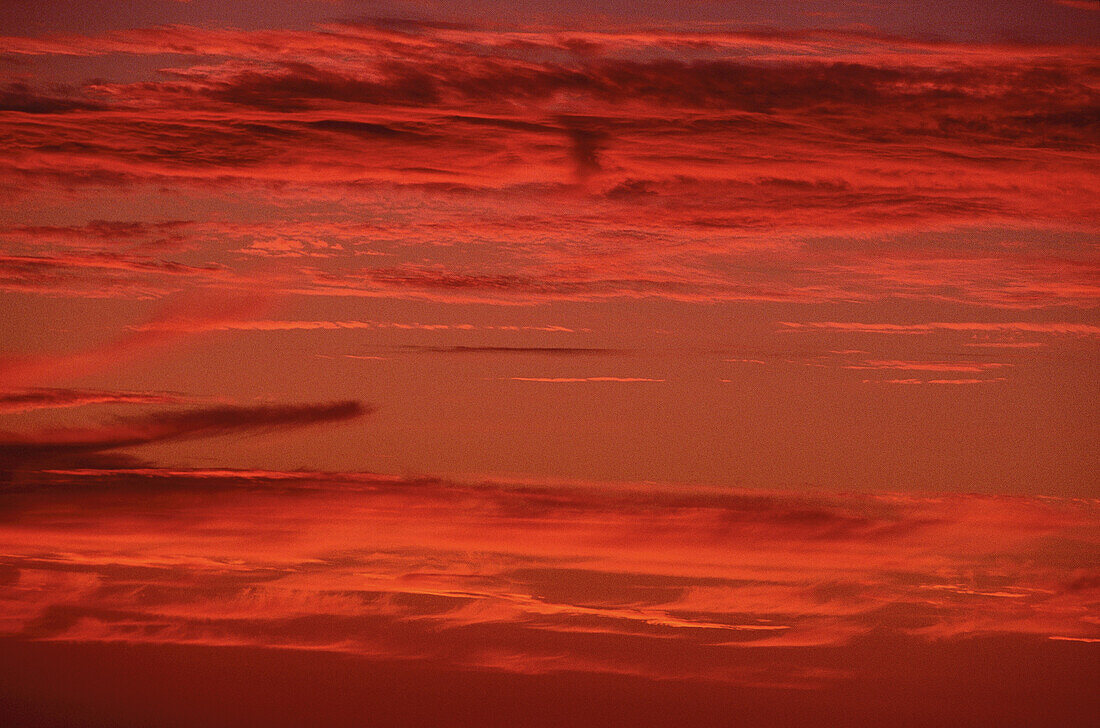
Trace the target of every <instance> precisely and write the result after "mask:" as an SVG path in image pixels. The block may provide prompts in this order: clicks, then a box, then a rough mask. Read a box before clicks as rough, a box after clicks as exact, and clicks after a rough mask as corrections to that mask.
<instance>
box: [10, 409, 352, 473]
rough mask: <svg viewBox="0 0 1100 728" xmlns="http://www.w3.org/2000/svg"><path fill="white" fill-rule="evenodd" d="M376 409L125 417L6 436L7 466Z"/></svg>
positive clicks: (287, 426)
mask: <svg viewBox="0 0 1100 728" xmlns="http://www.w3.org/2000/svg"><path fill="white" fill-rule="evenodd" d="M369 412H370V409H369V408H368V407H366V406H364V405H363V404H361V403H359V402H355V401H341V402H330V403H323V404H304V405H295V404H280V405H256V406H250V407H238V406H229V405H225V406H218V407H205V408H195V409H190V410H183V411H176V412H156V413H153V414H147V415H139V416H131V417H120V418H117V419H116V420H114V421H112V422H110V423H108V424H105V425H102V426H100V427H98V428H92V429H77V428H70V429H56V430H45V431H40V432H35V433H31V434H25V435H19V434H14V433H5V434H3V435H2V436H0V463H3V464H4V465H5V467H7V468H12V467H26V466H27V465H28V464H39V465H41V464H42V463H50V462H52V461H57V460H63V459H65V458H70V457H74V456H81V455H84V454H88V453H92V454H94V453H100V452H103V451H109V450H117V449H119V448H127V447H135V446H139V445H147V444H151V443H156V442H166V441H172V440H185V439H194V438H206V437H217V436H221V435H231V434H235V433H246V432H267V431H272V430H282V429H291V428H297V427H304V426H307V425H315V424H321V423H327V422H340V421H343V420H349V419H354V418H357V417H361V416H363V415H365V414H367V413H369Z"/></svg>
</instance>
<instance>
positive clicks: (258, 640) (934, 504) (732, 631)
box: [0, 425, 1097, 686]
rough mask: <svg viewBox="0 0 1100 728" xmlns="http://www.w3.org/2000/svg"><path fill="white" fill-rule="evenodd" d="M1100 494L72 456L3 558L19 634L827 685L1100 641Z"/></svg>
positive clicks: (8, 510)
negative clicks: (997, 651) (791, 486)
mask: <svg viewBox="0 0 1100 728" xmlns="http://www.w3.org/2000/svg"><path fill="white" fill-rule="evenodd" d="M218 427H221V425H219V426H218ZM61 495H63V496H64V498H60V496H61ZM1096 508H1097V504H1096V503H1095V502H1093V501H1090V500H1084V499H1058V498H1036V497H1012V498H1010V497H1003V496H977V495H949V494H934V495H923V496H922V495H903V494H858V493H847V494H838V493H826V492H815V493H813V494H805V493H803V494H798V493H782V492H760V491H745V490H731V489H728V488H716V487H708V486H701V485H683V484H681V485H661V484H656V483H633V484H631V483H595V482H593V483H586V482H570V483H555V482H549V481H539V480H532V481H529V482H525V483H518V482H508V481H499V480H483V481H473V482H462V481H454V480H449V479H444V478H435V477H420V478H415V477H408V478H406V477H397V476H384V475H375V474H370V473H304V472H298V473H282V472H264V471H233V470H195V471H191V470H183V469H163V468H157V467H150V466H146V467H135V468H129V469H117V470H109V471H108V470H94V469H74V468H69V469H54V470H52V471H48V472H46V471H39V472H37V473H33V474H27V475H25V476H24V478H23V479H22V480H21V481H20V483H19V484H18V487H14V488H11V487H9V488H8V489H7V490H6V491H5V508H4V511H3V513H2V514H0V553H3V554H4V556H3V559H0V562H2V563H3V565H4V566H6V567H8V568H9V569H12V570H14V571H13V573H14V574H15V576H14V579H15V581H14V584H15V586H16V587H17V588H14V589H4V588H0V599H3V600H4V601H3V605H4V612H3V613H4V614H5V615H7V616H6V617H5V619H4V620H0V631H3V632H5V633H6V634H8V635H15V636H17V637H18V638H20V639H39V640H41V639H47V640H65V641H69V642H99V641H116V640H123V641H127V642H138V643H153V644H162V645H163V644H195V645H248V646H252V647H261V648H279V649H294V650H309V651H313V650H323V651H334V652H340V653H345V654H351V655H358V656H364V657H371V658H374V659H378V658H382V657H385V658H387V659H390V658H392V659H402V660H409V659H417V660H430V661H439V662H440V663H442V664H448V665H452V666H460V667H469V666H473V665H477V666H480V667H482V668H488V669H492V670H494V671H506V672H534V673H538V674H542V673H547V672H554V671H558V670H571V671H579V672H581V673H584V674H586V675H590V676H591V675H595V674H634V675H645V676H647V677H650V678H662V679H667V678H671V677H674V676H677V675H679V676H681V677H682V676H684V675H690V676H692V677H693V678H694V679H702V680H711V681H717V682H721V683H726V684H759V683H760V682H762V681H763V682H769V681H771V682H775V683H777V684H778V683H784V684H789V683H796V684H800V685H803V686H809V685H822V684H833V683H834V682H835V681H843V680H845V679H846V673H843V672H841V673H829V672H828V671H826V672H823V673H817V677H816V678H814V677H813V674H814V673H813V671H812V670H811V671H809V672H806V671H804V668H805V667H806V665H807V663H805V662H802V661H796V662H795V663H788V662H786V661H785V660H786V657H784V656H790V655H791V654H792V653H791V650H794V649H798V648H801V647H805V646H807V645H814V646H816V647H817V648H818V649H819V650H820V649H823V648H828V649H826V650H825V651H826V652H828V651H832V650H838V649H841V648H844V649H851V648H854V647H855V646H857V645H859V644H861V643H862V642H863V641H864V640H868V639H882V640H886V641H887V642H890V641H893V642H895V643H896V642H898V641H899V640H900V641H907V640H916V641H917V642H918V643H921V644H932V643H935V644H943V643H944V642H943V641H944V640H947V641H949V642H953V643H954V642H958V643H960V644H961V643H964V642H965V641H966V640H969V639H974V638H978V637H980V636H981V635H984V634H989V633H998V634H1002V635H1014V636H1016V637H1030V638H1034V639H1040V640H1044V641H1045V640H1046V639H1047V638H1048V637H1074V638H1082V639H1095V638H1097V633H1096V629H1095V625H1094V624H1090V623H1089V621H1088V619H1087V615H1088V614H1089V613H1090V611H1089V610H1090V609H1091V607H1090V606H1089V605H1092V604H1093V603H1094V602H1095V600H1096V598H1097V594H1096V591H1097V590H1096V583H1095V582H1096V580H1095V575H1092V577H1091V578H1090V575H1089V570H1088V569H1084V568H1083V567H1082V564H1084V563H1087V559H1085V556H1086V555H1087V554H1088V553H1091V550H1094V548H1095V543H1094V541H1095V538H1094V529H1093V526H1094V525H1095V522H1096V518H1097V513H1096ZM749 648H752V649H751V650H749ZM743 650H749V651H748V652H744V651H743ZM818 654H819V657H820V655H821V654H824V652H819V653H818ZM501 655H510V656H511V657H509V658H508V659H502V658H501ZM810 664H812V665H815V666H824V664H823V663H819V662H816V661H814V660H811V663H810Z"/></svg>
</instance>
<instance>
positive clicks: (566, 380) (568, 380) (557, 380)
mask: <svg viewBox="0 0 1100 728" xmlns="http://www.w3.org/2000/svg"><path fill="white" fill-rule="evenodd" d="M507 380H508V381H511V382H542V383H546V384H576V383H578V382H627V383H631V382H663V381H665V380H664V379H651V378H649V377H507Z"/></svg>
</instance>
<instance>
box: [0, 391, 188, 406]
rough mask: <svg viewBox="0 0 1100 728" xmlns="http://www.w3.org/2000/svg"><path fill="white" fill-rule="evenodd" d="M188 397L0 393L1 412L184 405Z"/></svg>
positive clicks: (171, 395) (52, 392) (165, 393)
mask: <svg viewBox="0 0 1100 728" xmlns="http://www.w3.org/2000/svg"><path fill="white" fill-rule="evenodd" d="M186 401H187V398H186V397H183V396H182V395H179V394H173V393H170V392H118V391H107V390H101V389H60V388H46V387H39V388H35V389H28V390H23V391H16V392H6V393H0V412H25V411H27V410H35V409H52V408H58V407H80V406H83V405H87V404H181V403H184V402H186Z"/></svg>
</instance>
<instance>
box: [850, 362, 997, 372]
mask: <svg viewBox="0 0 1100 728" xmlns="http://www.w3.org/2000/svg"><path fill="white" fill-rule="evenodd" d="M1010 366H1012V364H1007V363H1004V362H992V361H899V360H892V359H867V360H864V361H862V362H859V363H857V364H843V365H841V368H843V369H902V370H906V371H919V372H985V371H989V370H991V369H1003V368H1004V367H1010Z"/></svg>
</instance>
